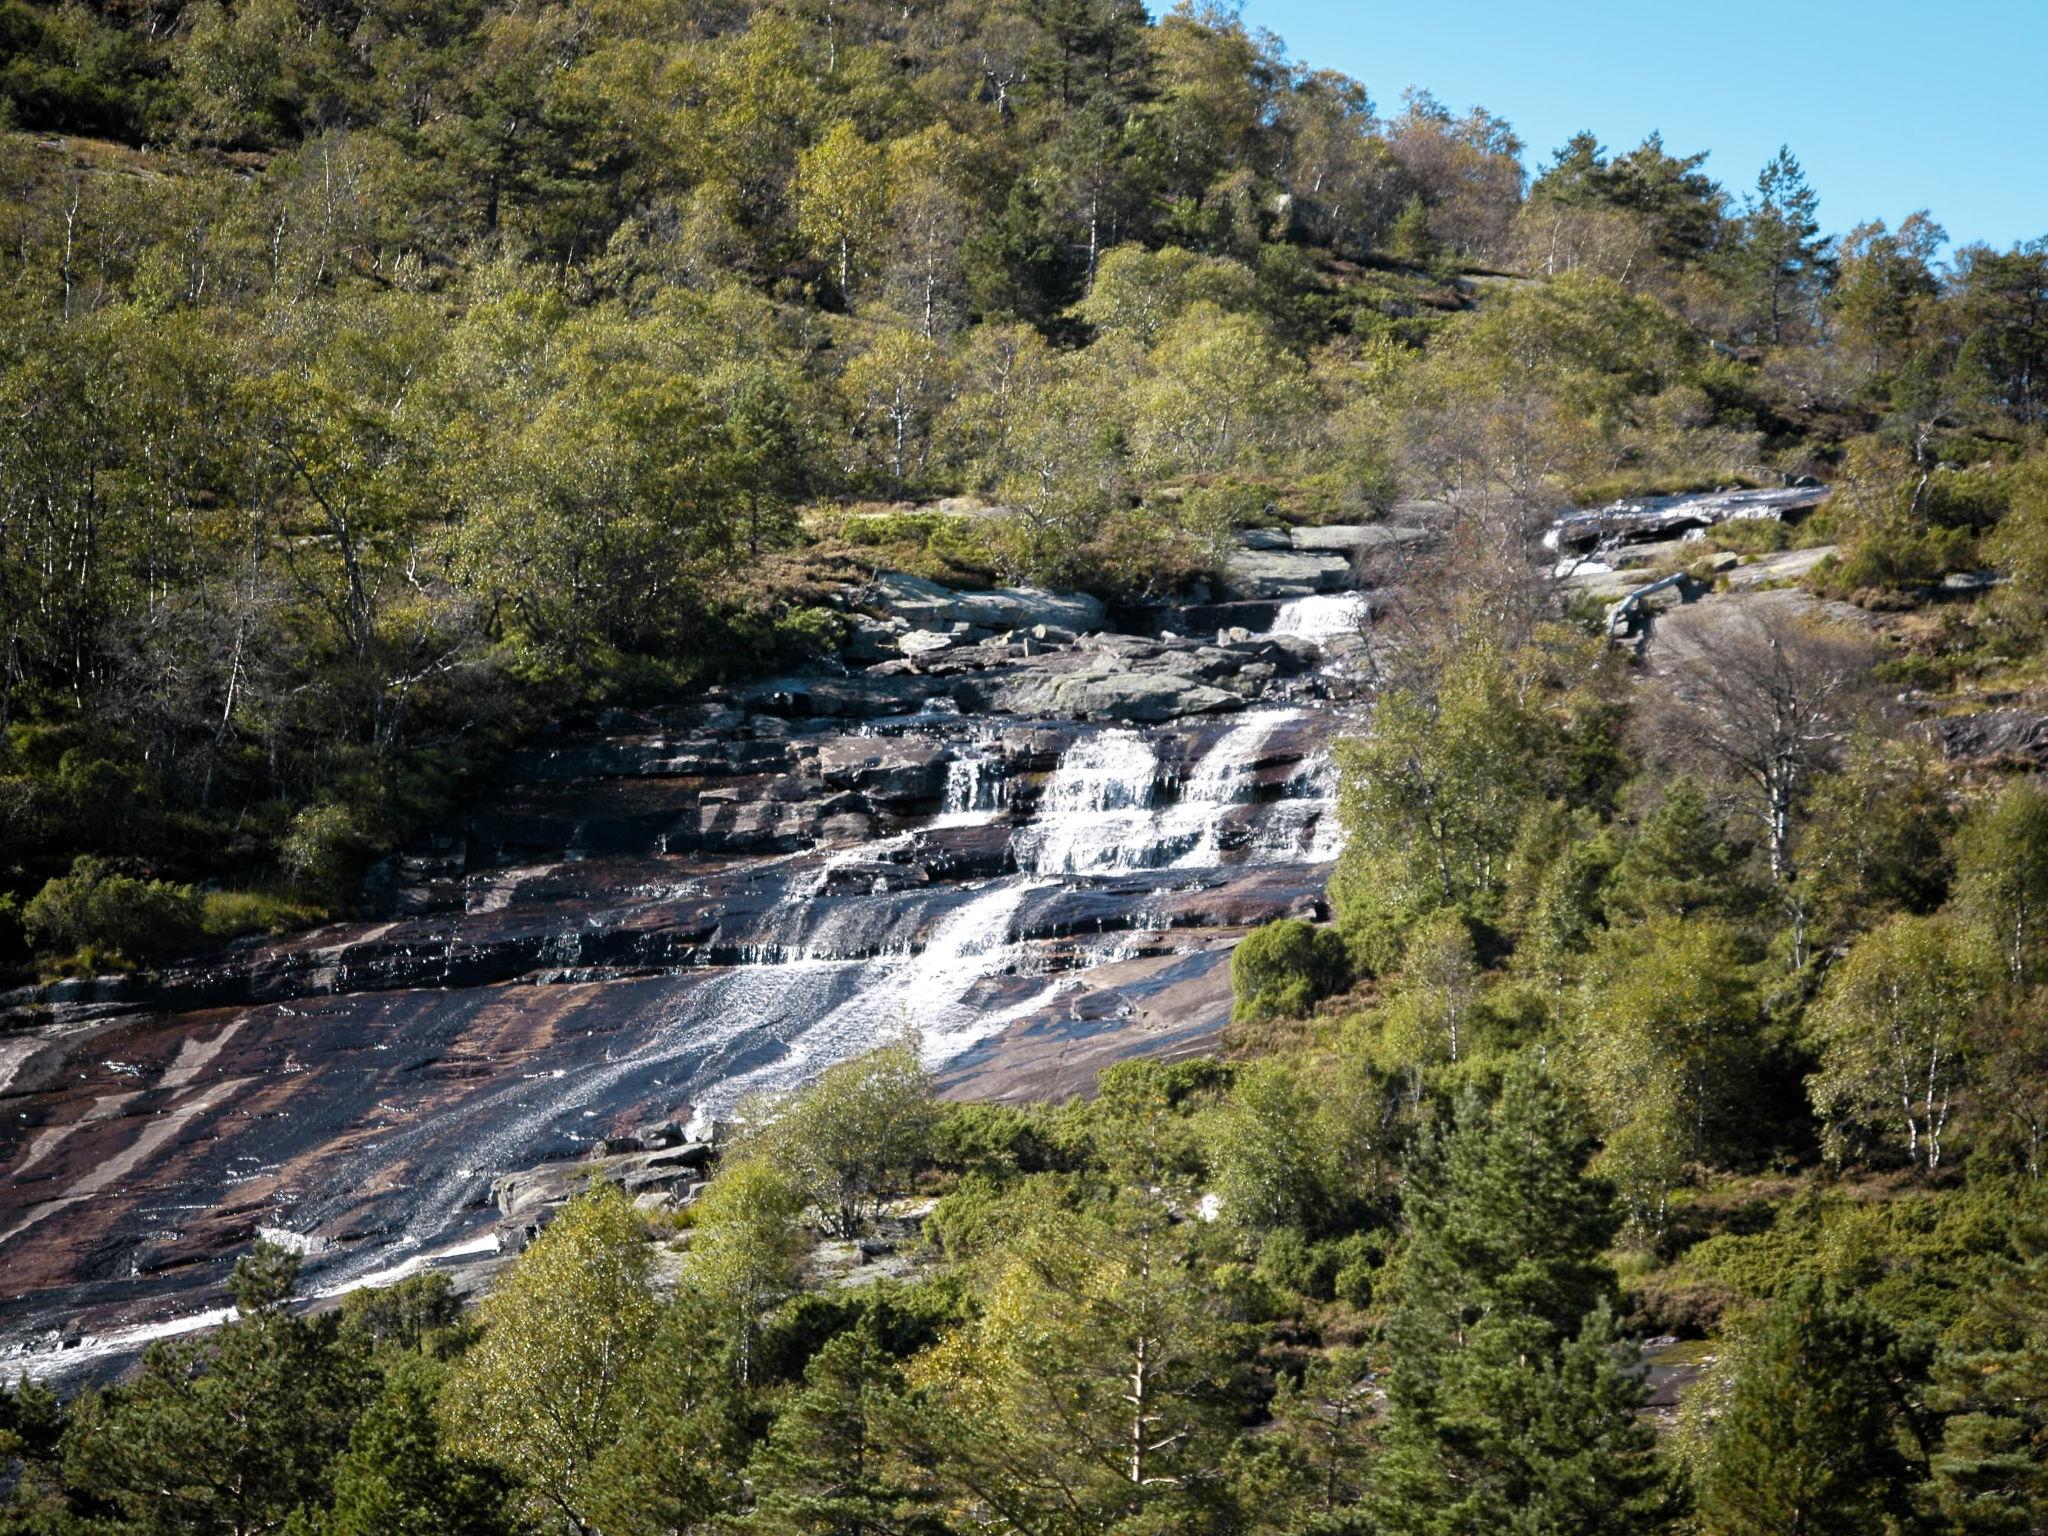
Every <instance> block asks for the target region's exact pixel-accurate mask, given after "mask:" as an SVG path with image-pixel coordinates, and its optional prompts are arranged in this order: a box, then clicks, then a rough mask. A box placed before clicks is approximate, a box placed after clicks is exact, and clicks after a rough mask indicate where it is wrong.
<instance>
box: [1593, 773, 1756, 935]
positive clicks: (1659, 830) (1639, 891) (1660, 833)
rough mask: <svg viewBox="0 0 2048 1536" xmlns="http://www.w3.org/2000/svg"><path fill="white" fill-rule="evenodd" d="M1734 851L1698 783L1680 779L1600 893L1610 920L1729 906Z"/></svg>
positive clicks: (1733, 890)
mask: <svg viewBox="0 0 2048 1536" xmlns="http://www.w3.org/2000/svg"><path fill="white" fill-rule="evenodd" d="M1736 893H1737V892H1736V881H1735V850H1734V849H1733V848H1732V847H1731V846H1730V845H1729V841H1728V831H1727V828H1726V827H1725V826H1723V825H1722V822H1721V818H1720V817H1718V816H1716V815H1715V814H1714V811H1713V808H1712V807H1711V806H1709V805H1708V804H1707V797H1706V795H1705V794H1704V793H1702V792H1701V790H1700V787H1699V784H1698V783H1697V782H1696V781H1694V780H1692V779H1690V778H1681V779H1679V780H1678V781H1677V782H1676V783H1675V784H1673V785H1672V786H1671V788H1670V790H1669V791H1668V792H1667V793H1666V794H1665V796H1664V803H1663V804H1662V805H1660V806H1658V807H1657V808H1656V809H1655V810H1654V811H1652V812H1650V814H1649V815H1647V816H1645V817H1644V818H1643V821H1642V825H1641V826H1640V827H1638V828H1637V830H1636V835H1635V836H1634V837H1633V838H1631V839H1630V840H1629V843H1628V846H1627V848H1625V849H1624V850H1623V851H1622V855H1621V859H1620V861H1619V862H1618V863H1617V864H1616V865H1615V866H1614V873H1613V874H1612V875H1610V876H1609V877H1608V882H1607V885H1606V887H1605V889H1604V890H1603V891H1602V892H1601V897H1602V901H1603V904H1604V905H1605V906H1606V909H1607V915H1608V919H1609V921H1617V920H1619V919H1623V918H1633V919H1642V918H1646V917H1652V916H1657V915H1668V916H1671V917H1690V916H1692V915H1693V914H1695V913H1698V912H1716V911H1722V910H1725V909H1726V908H1727V907H1728V906H1729V904H1730V903H1731V902H1732V901H1733V899H1734V897H1735V895H1736Z"/></svg>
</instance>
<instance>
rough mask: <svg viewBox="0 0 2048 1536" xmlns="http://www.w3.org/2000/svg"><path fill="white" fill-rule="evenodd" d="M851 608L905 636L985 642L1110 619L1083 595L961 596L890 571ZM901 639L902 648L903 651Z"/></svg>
mask: <svg viewBox="0 0 2048 1536" xmlns="http://www.w3.org/2000/svg"><path fill="white" fill-rule="evenodd" d="M848 601H849V603H850V604H851V605H852V606H854V607H857V608H859V609H862V610H864V611H866V612H867V613H870V614H872V615H874V616H875V617H876V618H878V619H880V620H882V621H883V622H884V623H885V624H886V623H887V621H889V620H894V621H896V623H898V624H901V625H902V626H903V630H904V632H905V633H909V632H923V633H927V634H931V633H938V634H946V633H950V632H952V630H953V627H954V626H955V625H960V626H963V628H964V630H965V631H967V632H978V633H977V634H976V635H975V638H984V637H986V636H989V635H993V634H997V633H1000V632H1002V631H1004V630H1012V629H1029V628H1031V626H1033V625H1034V624H1049V625H1055V626H1057V627H1059V628H1061V629H1066V630H1071V631H1075V632H1079V631H1082V630H1091V629H1100V628H1101V627H1102V624H1103V621H1104V619H1105V618H1106V617H1107V614H1106V612H1105V610H1104V609H1103V606H1102V604H1101V602H1099V601H1098V600H1097V599H1095V598H1092V597H1089V596H1088V595H1087V594H1085V593H1081V592H1046V591H1041V590H1039V589H1037V588H1033V587H1001V588H998V589H996V590H995V591H991V592H956V591H955V590H953V589H952V588H951V587H943V586H940V585H939V584H938V583H937V582H935V581H926V580H925V579H924V578H923V577H921V576H910V575H906V574H905V573H903V572H901V571H887V572H884V573H883V574H881V575H879V576H877V577H876V578H875V579H874V580H873V581H871V582H869V583H868V584H867V585H866V586H865V587H861V588H858V589H856V590H855V591H853V592H852V593H850V594H848ZM901 643H902V642H901V640H900V639H899V641H898V646H899V648H901Z"/></svg>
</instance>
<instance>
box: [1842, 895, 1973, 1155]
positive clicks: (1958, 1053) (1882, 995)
mask: <svg viewBox="0 0 2048 1536" xmlns="http://www.w3.org/2000/svg"><path fill="white" fill-rule="evenodd" d="M1992 974H1993V972H1992V964H1991V963H1990V960H1989V956H1988V955H1987V954H1986V952H1985V949H1984V946H1983V945H1982V944H1981V943H1979V942H1978V941H1977V940H1976V939H1975V937H1974V936H1973V935H1972V934H1971V933H1969V932H1968V931H1967V930H1966V929H1963V928H1961V927H1959V926H1958V925H1957V924H1956V923H1955V922H1953V921H1952V920H1951V919H1949V918H1946V917H1941V916H1936V917H1911V916H1899V917H1894V918H1891V919H1889V920H1888V921H1886V922H1885V923H1883V924H1881V925H1880V926H1879V927H1877V928H1875V929H1873V930H1871V932H1869V933H1868V934H1866V935H1864V937H1863V938H1862V939H1861V940H1859V941H1858V942H1857V944H1856V946H1855V948H1854V949H1852V950H1851V951H1850V952H1849V957H1848V959H1846V960H1844V961H1843V962H1842V963H1841V964H1840V965H1839V966H1838V967H1837V968H1836V969H1835V971H1834V972H1833V973H1832V975H1831V976H1830V977H1829V980H1828V987H1827V991H1826V993H1825V995H1824V996H1823V997H1822V998H1821V1000H1820V1002H1819V1004H1818V1006H1817V1007H1816V1009H1815V1011H1814V1014H1813V1025H1814V1032H1815V1036H1816V1039H1815V1044H1816V1046H1817V1048H1818V1055H1819V1058H1820V1067H1819V1070H1818V1071H1817V1072H1816V1073H1815V1074H1814V1075H1813V1077H1812V1078H1811V1079H1810V1080H1809V1083H1808V1087H1809V1089H1810V1091H1811V1092H1812V1095H1813V1101H1814V1108H1815V1110H1816V1111H1817V1112H1818V1113H1819V1114H1820V1116H1821V1117H1822V1120H1823V1122H1824V1123H1825V1126H1826V1129H1827V1137H1828V1145H1829V1148H1830V1150H1831V1152H1832V1154H1833V1155H1834V1156H1836V1157H1838V1158H1839V1157H1843V1156H1846V1155H1848V1153H1849V1152H1850V1151H1852V1150H1856V1149H1861V1148H1865V1147H1868V1146H1870V1145H1871V1138H1873V1137H1877V1136H1880V1135H1881V1136H1883V1137H1884V1138H1885V1139H1887V1140H1891V1141H1893V1143H1894V1145H1897V1144H1898V1143H1903V1146H1902V1147H1900V1148H1899V1150H1902V1151H1903V1152H1904V1154H1905V1157H1906V1161H1907V1162H1908V1163H1909V1164H1912V1165H1913V1166H1915V1167H1917V1168H1920V1169H1922V1170H1924V1171H1926V1172H1929V1173H1931V1172H1933V1171H1934V1170H1935V1169H1937V1168H1939V1167H1940V1166H1941V1159H1942V1153H1943V1147H1944V1142H1945V1139H1946V1137H1947V1135H1948V1131H1949V1125H1950V1122H1951V1120H1952V1119H1953V1118H1954V1117H1955V1115H1956V1111H1957V1109H1958V1107H1959V1103H1960V1100H1961V1096H1962V1091H1963V1089H1964V1087H1965V1085H1966V1083H1967V1081H1968V1078H1967V1067H1968V1053H1967V1039H1968V1033H1967V1031H1968V1027H1969V1022H1970V1019H1971V1016H1972V1015H1973V1013H1974V1012H1975V1010H1976V1008H1977V1007H1978V1005H1979V1004H1980V1003H1981V1002H1982V1001H1983V999H1984V997H1985V996H1986V994H1987V993H1988V991H1989V989H1990V985H1991V977H1992Z"/></svg>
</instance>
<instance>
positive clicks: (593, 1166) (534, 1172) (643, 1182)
mask: <svg viewBox="0 0 2048 1536" xmlns="http://www.w3.org/2000/svg"><path fill="white" fill-rule="evenodd" d="M710 1162H711V1148H710V1146H709V1145H707V1144H705V1143H702V1142H685V1143H683V1144H681V1145H679V1146H673V1147H665V1148H661V1149H659V1150H657V1151H652V1152H643V1151H629V1152H624V1153H612V1154H605V1153H601V1154H600V1155H598V1156H596V1157H587V1158H583V1159H581V1160H580V1161H576V1162H556V1163H543V1164H541V1165H540V1166H539V1167H538V1168H522V1169H520V1170H519V1171H518V1172H516V1173H506V1174H500V1175H499V1176H498V1177H497V1178H495V1179H493V1180H492V1181H491V1204H493V1205H494V1206H496V1207H497V1208H498V1214H499V1215H501V1216H503V1217H504V1218H505V1219H506V1220H508V1221H521V1220H529V1221H530V1220H531V1219H532V1217H533V1215H534V1213H535V1212H536V1211H539V1210H542V1209H544V1208H546V1207H549V1206H557V1205H561V1204H562V1203H563V1202H564V1201H567V1200H571V1199H574V1198H575V1197H576V1196H577V1195H579V1194H581V1193H582V1192H583V1191H584V1190H586V1189H588V1188H590V1186H591V1185H592V1184H595V1183H600V1182H602V1183H606V1184H616V1185H617V1186H618V1187H619V1188H620V1189H622V1190H624V1191H625V1192H626V1193H627V1194H629V1195H634V1196H639V1195H644V1194H649V1193H653V1192H660V1193H663V1194H668V1195H671V1196H674V1197H676V1203H677V1204H687V1203H688V1202H689V1200H690V1199H691V1198H692V1197H693V1196H694V1195H695V1193H696V1191H697V1190H698V1189H699V1188H701V1187H702V1186H703V1182H704V1178H705V1171H706V1169H707V1168H708V1167H709V1166H710Z"/></svg>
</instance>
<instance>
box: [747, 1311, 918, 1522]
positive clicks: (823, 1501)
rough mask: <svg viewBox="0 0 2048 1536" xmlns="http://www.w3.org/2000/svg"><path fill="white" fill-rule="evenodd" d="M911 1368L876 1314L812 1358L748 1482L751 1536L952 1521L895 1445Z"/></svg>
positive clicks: (757, 1456)
mask: <svg viewBox="0 0 2048 1536" xmlns="http://www.w3.org/2000/svg"><path fill="white" fill-rule="evenodd" d="M903 1390H904V1387H903V1372H902V1369H901V1368H900V1367H899V1366H898V1365H897V1363H896V1362H895V1361H894V1360H893V1359H891V1358H890V1356H889V1354H888V1352H887V1351H886V1350H885V1349H883V1347H882V1344H881V1340H880V1338H879V1337H878V1336H877V1332H876V1328H875V1323H874V1314H873V1313H869V1314H867V1315H866V1316H864V1317H863V1318H862V1320H861V1322H860V1324H859V1325H857V1326H856V1327H855V1328H854V1329H852V1330H851V1331H850V1332H847V1333H843V1334H840V1335H839V1336H838V1337H837V1338H835V1339H832V1340H831V1341H829V1342H828V1343H827V1344H826V1345H825V1347H824V1348H822V1349H821V1350H819V1351H818V1353H817V1354H816V1355H814V1356H812V1358H811V1363H810V1365H809V1366H808V1367H807V1368H806V1369H805V1371H804V1384H803V1387H802V1389H801V1390H799V1391H798V1392H796V1393H795V1394H794V1395H793V1396H792V1397H790V1398H789V1400H788V1401H787V1402H785V1403H784V1404H783V1406H782V1409H781V1411H780V1412H779V1413H778V1414H777V1415H776V1418H775V1425H774V1428H773V1429H771V1430H770V1431H769V1433H768V1438H767V1439H766V1440H765V1441H764V1442H763V1443H762V1445H761V1447H760V1449H759V1450H757V1451H756V1452H755V1454H754V1458H753V1461H752V1462H751V1463H750V1464H749V1466H748V1468H747V1480H748V1482H749V1483H751V1484H752V1485H753V1489H754V1508H753V1510H752V1512H751V1513H750V1514H748V1515H747V1517H746V1518H745V1519H744V1520H743V1521H742V1522H741V1529H742V1530H744V1531H746V1532H747V1533H749V1536H919V1533H925V1532H931V1533H937V1532H940V1531H942V1530H943V1529H944V1526H943V1523H942V1522H941V1521H940V1520H939V1519H938V1517H937V1515H936V1514H935V1513H934V1512H933V1511H932V1510H931V1508H930V1507H929V1506H930V1502H931V1500H932V1497H933V1494H932V1490H931V1489H930V1486H929V1484H928V1483H924V1484H921V1483H920V1480H918V1479H917V1478H916V1477H915V1475H914V1473H912V1472H911V1470H910V1469H909V1468H908V1467H907V1466H906V1464H905V1463H904V1462H903V1461H901V1460H900V1459H898V1458H897V1456H896V1455H895V1454H894V1452H893V1450H892V1446H893V1444H894V1429H893V1426H894V1421H895V1420H897V1419H898V1418H900V1416H901V1413H902V1404H901V1399H902V1393H903Z"/></svg>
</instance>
